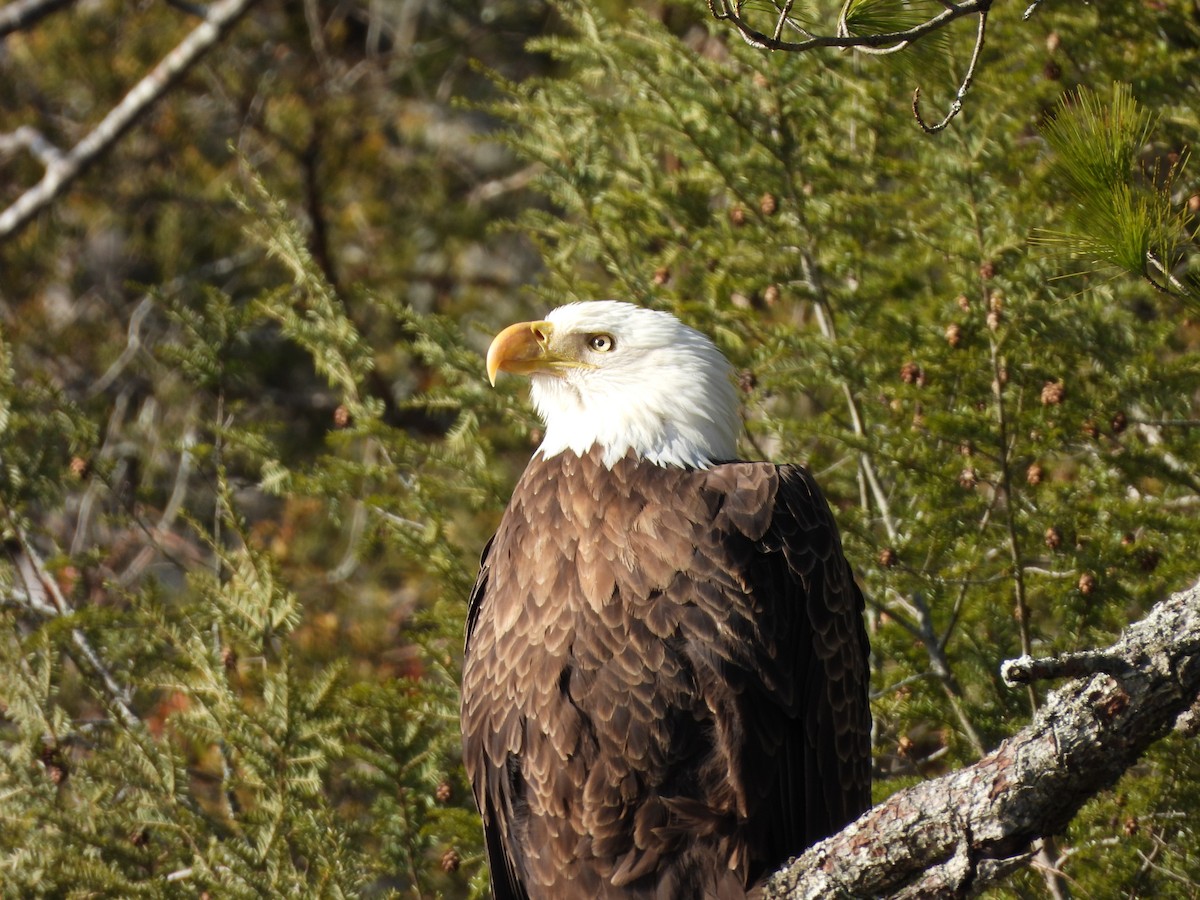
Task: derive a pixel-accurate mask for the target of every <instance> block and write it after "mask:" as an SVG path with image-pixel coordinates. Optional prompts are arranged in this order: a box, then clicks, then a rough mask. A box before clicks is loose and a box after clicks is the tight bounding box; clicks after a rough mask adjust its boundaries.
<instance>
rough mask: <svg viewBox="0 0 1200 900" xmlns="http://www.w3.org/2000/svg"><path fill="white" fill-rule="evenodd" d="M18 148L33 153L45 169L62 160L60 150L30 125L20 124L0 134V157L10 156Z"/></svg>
mask: <svg viewBox="0 0 1200 900" xmlns="http://www.w3.org/2000/svg"><path fill="white" fill-rule="evenodd" d="M20 150H26V151H28V152H29V153H31V154H33V157H34V159H36V160H37V161H38V162H40V163H41V164H42V165H43V166H45V167H46V168H47V169H48V168H50V167H51V166H57V165H59V164H60V163H61V162H62V151H61V150H59V149H58V147H56V146H54V144H52V143H51V142H50V141H48V140H47V139H46V136H45V135H44V134H42V133H41V132H40V131H38V130H37V129H36V128H34V127H33V126H32V125H22V126H21V127H20V128H18V129H17V130H16V131H14V132H12V133H11V134H0V157H6V156H12V155H13V154H15V153H17V152H18V151H20Z"/></svg>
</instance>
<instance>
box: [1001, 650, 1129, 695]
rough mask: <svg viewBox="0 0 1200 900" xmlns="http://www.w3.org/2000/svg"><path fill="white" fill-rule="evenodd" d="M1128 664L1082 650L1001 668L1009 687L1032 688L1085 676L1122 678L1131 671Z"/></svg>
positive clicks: (1014, 661)
mask: <svg viewBox="0 0 1200 900" xmlns="http://www.w3.org/2000/svg"><path fill="white" fill-rule="evenodd" d="M1130 668H1131V666H1130V664H1129V662H1128V661H1126V660H1124V659H1121V658H1120V657H1118V656H1113V655H1112V654H1111V653H1106V652H1103V651H1096V650H1081V651H1079V652H1076V653H1063V654H1061V655H1060V656H1047V657H1043V658H1041V659H1035V658H1034V657H1032V656H1018V657H1017V658H1016V659H1009V660H1005V662H1004V663H1003V665H1001V666H1000V677H1001V678H1003V679H1004V683H1005V684H1007V685H1009V686H1010V687H1012V686H1015V685H1018V684H1032V683H1033V682H1035V681H1046V680H1049V679H1052V678H1079V677H1082V676H1084V675H1099V674H1105V675H1122V674H1124V673H1126V672H1128V671H1130Z"/></svg>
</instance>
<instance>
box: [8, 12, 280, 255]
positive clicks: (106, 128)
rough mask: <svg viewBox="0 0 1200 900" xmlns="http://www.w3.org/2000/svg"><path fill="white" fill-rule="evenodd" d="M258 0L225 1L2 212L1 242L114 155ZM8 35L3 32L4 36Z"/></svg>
mask: <svg viewBox="0 0 1200 900" xmlns="http://www.w3.org/2000/svg"><path fill="white" fill-rule="evenodd" d="M255 2H257V0H220V2H218V3H214V4H213V6H212V8H211V9H210V10H209V13H208V16H207V18H206V19H205V20H204V21H203V22H201V23H200V24H199V25H197V26H196V27H195V28H194V29H193V30H192V32H191V34H189V35H188V36H187V37H186V38H184V39H183V40H182V41H181V42H180V43H179V45H178V46H176V47H175V49H174V50H172V51H171V52H170V53H168V54H167V55H166V56H165V57H163V60H162V62H160V63H159V64H158V65H157V66H155V67H154V69H152V70H151V71H150V73H149V74H148V75H146V76H145V77H144V78H143V79H142V80H141V81H139V82H138V83H137V84H136V85H135V86H134V88H133V90H131V91H130V92H129V93H128V94H126V95H125V97H124V99H122V100H121V102H120V103H118V104H117V105H116V106H114V107H113V108H112V109H111V110H109V112H108V114H107V115H106V116H105V117H104V118H103V119H102V120H101V121H100V124H98V125H97V126H96V127H95V128H93V129H92V130H91V131H90V132H88V134H87V135H86V136H85V137H84V138H83V140H81V141H80V142H79V143H78V144H76V145H75V146H74V147H72V148H71V150H70V151H68V152H67V153H65V154H63V155H62V157H61V159H59V160H58V161H57V162H55V163H52V164H50V165H47V166H46V171H45V172H44V173H43V175H42V178H41V180H40V181H39V182H38V183H37V184H35V185H34V186H33V187H31V188H29V190H27V191H25V193H23V194H21V196H20V197H18V198H17V199H16V200H14V201H13V203H12V205H10V206H9V207H8V208H7V209H6V210H4V212H2V213H0V241H4V240H7V239H8V238H10V237H12V236H13V235H14V234H15V233H16V232H17V231H19V230H20V229H21V228H23V227H24V226H25V225H26V224H28V223H29V221H30V220H31V219H33V217H34V216H35V215H37V214H38V213H39V212H41V211H42V210H43V209H45V208H46V207H47V206H49V205H50V203H51V202H53V201H54V199H55V198H56V197H58V195H59V194H61V193H62V192H63V191H64V190H65V189H66V188H67V186H68V185H70V184H71V183H72V182H73V181H74V180H75V179H76V178H78V177H79V176H80V175H81V174H82V173H83V171H84V170H85V169H86V168H87V167H88V166H89V165H91V164H92V163H93V162H95V161H96V160H97V159H98V158H99V157H100V156H101V155H103V154H104V153H105V152H106V151H108V150H109V149H110V148H111V147H112V146H113V144H115V143H116V142H117V140H118V139H119V138H120V137H121V136H122V135H123V134H124V133H125V132H126V131H128V130H129V129H130V128H131V127H132V126H133V125H134V124H135V123H136V122H137V121H138V120H139V119H140V118H141V117H142V116H144V115H145V114H146V112H147V111H148V110H149V109H150V107H151V106H153V105H154V103H155V102H156V101H157V100H159V99H160V98H161V97H162V96H163V95H164V94H166V93H167V91H169V90H170V89H171V88H172V87H173V86H174V85H175V83H176V82H178V81H179V79H181V78H182V77H183V76H184V74H186V73H187V71H188V70H189V69H190V68H191V67H192V66H193V65H195V64H196V62H197V61H198V60H199V59H200V58H201V57H202V56H203V55H204V54H205V53H206V52H207V51H208V50H210V49H212V47H213V46H215V45H216V44H217V42H218V41H220V40H221V38H222V37H224V36H225V34H226V33H228V32H229V30H230V29H232V28H233V26H234V25H235V24H236V23H237V21H238V19H240V18H241V17H242V16H243V15H244V14H245V13H246V12H247V11H248V10H249V9H250V7H251V6H253V5H254V3H255ZM2 34H3V31H2V30H0V35H2Z"/></svg>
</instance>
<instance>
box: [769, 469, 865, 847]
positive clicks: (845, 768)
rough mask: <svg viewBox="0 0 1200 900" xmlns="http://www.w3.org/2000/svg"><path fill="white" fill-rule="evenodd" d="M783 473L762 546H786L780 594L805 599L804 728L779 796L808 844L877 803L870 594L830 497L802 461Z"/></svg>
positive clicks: (789, 750)
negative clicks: (852, 562) (857, 575)
mask: <svg viewBox="0 0 1200 900" xmlns="http://www.w3.org/2000/svg"><path fill="white" fill-rule="evenodd" d="M778 472H779V479H780V483H779V490H778V492H777V495H776V500H775V513H774V516H773V519H772V523H771V528H770V531H769V533H768V534H767V535H766V537H765V539H764V542H763V546H764V549H766V550H768V551H769V552H776V553H778V554H780V555H781V556H782V558H783V562H784V564H785V566H786V571H783V567H781V566H779V565H778V563H777V564H776V567H775V568H776V571H778V572H779V574H778V576H777V577H778V578H779V582H777V586H776V590H777V591H779V592H780V594H781V595H782V596H781V599H787V600H789V601H792V602H795V601H798V602H800V603H801V604H802V608H803V609H804V613H805V614H804V615H803V616H802V617H801V618H800V619H799V620H798V621H796V623H795V628H796V630H795V640H796V646H797V648H798V649H799V650H801V651H802V652H799V653H797V654H795V657H794V658H795V660H796V668H795V669H794V670H793V677H794V679H795V685H796V688H797V690H798V691H799V692H800V697H801V698H802V702H803V703H804V715H803V723H804V728H803V731H802V732H795V733H792V734H791V735H789V737H788V740H787V741H786V743H785V747H784V751H783V752H784V753H785V756H786V763H787V764H786V770H785V771H786V773H787V774H786V777H785V779H784V781H783V783H782V784H781V787H782V788H783V790H782V791H781V800H782V802H783V804H784V807H785V809H786V808H790V809H791V810H792V811H793V822H792V829H791V830H792V831H793V833H795V832H796V831H802V833H803V843H802V846H807V845H808V844H811V843H813V842H815V841H817V840H820V839H821V838H823V837H826V836H827V835H829V834H831V833H833V832H835V831H837V830H838V829H840V828H841V827H842V826H843V825H845V824H846V823H847V822H849V821H851V820H852V819H854V818H856V817H857V816H858V815H859V814H860V813H862V812H863V811H864V810H866V809H867V807H869V806H870V803H871V768H870V767H871V713H870V706H869V703H868V690H869V686H870V685H869V681H870V669H869V657H870V648H869V646H868V644H867V634H866V629H865V627H864V623H863V609H864V603H863V596H862V593H861V591H860V590H859V588H858V585H857V584H856V583H855V581H854V577H853V574H852V573H851V571H850V566H849V564H848V563H847V562H846V559H845V557H844V556H843V554H842V547H841V541H840V540H839V538H838V533H837V527H836V525H835V524H834V521H833V516H832V514H831V513H830V510H829V506H828V504H827V503H826V501H825V498H824V497H823V496H822V494H821V491H820V489H819V488H818V487H817V485H816V483H815V482H814V481H813V479H812V476H811V475H810V474H809V473H808V472H807V471H805V470H804V469H802V468H800V467H799V466H780V467H779V469H778ZM785 585H786V586H785ZM788 594H791V595H792V596H791V597H787V596H786V595H788ZM804 651H807V652H804ZM801 786H803V787H801ZM800 810H803V811H804V821H803V823H801V821H800V818H799V816H798V815H797V814H798V813H799V811H800Z"/></svg>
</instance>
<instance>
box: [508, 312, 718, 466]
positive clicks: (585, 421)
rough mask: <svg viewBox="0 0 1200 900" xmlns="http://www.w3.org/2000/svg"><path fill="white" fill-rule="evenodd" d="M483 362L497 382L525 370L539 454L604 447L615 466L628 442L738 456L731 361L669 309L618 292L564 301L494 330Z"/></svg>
mask: <svg viewBox="0 0 1200 900" xmlns="http://www.w3.org/2000/svg"><path fill="white" fill-rule="evenodd" d="M487 371H488V378H490V379H491V382H492V384H495V383H496V375H497V374H498V373H499V372H513V373H516V374H519V375H527V376H529V379H530V385H531V387H530V394H531V396H532V398H533V403H534V406H535V407H536V408H537V411H538V415H539V416H540V417H541V419H542V421H543V422H544V423H545V426H546V436H545V439H544V440H543V441H542V445H541V447H539V448H538V451H539V452H540V453H541V454H542V455H543V456H546V457H550V456H554V455H556V454H559V453H562V452H564V451H568V450H569V451H572V452H574V453H576V454H578V455H581V456H582V455H583V454H584V453H587V452H588V451H589V450H591V449H592V448H594V447H598V448H600V450H602V451H603V461H604V464H605V465H606V466H608V467H609V468H611V467H612V466H613V464H614V463H616V461H617V460H619V459H621V458H622V457H624V456H626V455H627V454H628V453H630V452H632V453H633V454H634V455H636V456H637V457H638V458H640V459H645V460H648V461H650V462H653V463H655V464H657V465H660V466H681V467H694V468H706V467H708V466H709V465H711V464H713V463H714V462H718V461H721V460H731V459H734V458H735V446H736V444H737V436H738V433H739V431H740V430H741V417H740V415H739V412H738V397H737V389H736V388H735V386H734V379H733V368H732V367H731V366H730V364H729V361H728V360H727V359H725V357H724V356H723V355H722V354H721V351H720V350H718V349H717V347H716V345H715V344H713V342H712V341H711V340H709V338H708V337H706V336H705V335H703V334H701V333H700V332H698V331H696V330H695V329H693V328H689V327H688V326H686V325H684V324H683V323H682V322H680V321H679V320H678V319H677V318H675V317H674V316H673V315H671V314H670V313H666V312H659V311H657V310H652V309H643V308H642V307H640V306H634V305H633V304H632V303H619V302H616V301H612V300H600V301H594V302H590V303H571V304H568V305H566V306H560V307H559V308H558V309H556V310H554V311H553V312H551V313H550V314H549V315H548V316H546V318H545V319H544V320H542V321H540V322H520V323H518V324H516V325H510V326H509V327H508V328H505V329H504V330H503V331H501V332H500V333H499V334H498V335H496V338H495V340H493V341H492V345H491V347H490V348H489V349H488V354H487Z"/></svg>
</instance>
